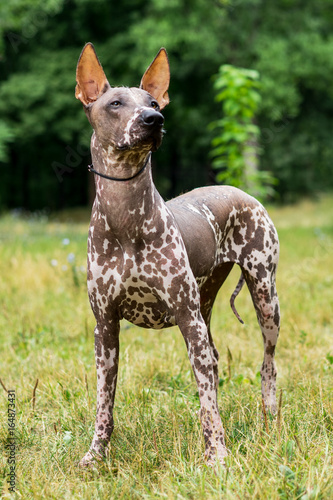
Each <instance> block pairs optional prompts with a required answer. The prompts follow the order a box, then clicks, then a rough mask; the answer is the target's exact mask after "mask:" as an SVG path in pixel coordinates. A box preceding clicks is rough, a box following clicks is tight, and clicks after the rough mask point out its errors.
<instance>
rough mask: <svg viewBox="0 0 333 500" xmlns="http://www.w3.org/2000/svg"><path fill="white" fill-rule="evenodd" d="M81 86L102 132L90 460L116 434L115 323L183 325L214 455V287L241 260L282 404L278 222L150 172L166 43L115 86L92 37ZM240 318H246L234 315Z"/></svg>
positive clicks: (271, 383)
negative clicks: (177, 187) (170, 193)
mask: <svg viewBox="0 0 333 500" xmlns="http://www.w3.org/2000/svg"><path fill="white" fill-rule="evenodd" d="M76 79H77V86H76V92H75V95H76V97H77V99H79V100H80V101H81V102H82V104H83V107H84V110H85V113H86V115H87V117H88V120H89V122H90V123H91V125H92V127H93V129H94V133H93V135H92V139H91V153H92V161H93V165H92V166H91V167H90V169H91V171H92V172H93V175H94V177H95V184H96V198H95V202H94V205H93V209H92V216H91V224H90V229H89V239H88V292H89V298H90V303H91V307H92V310H93V313H94V315H95V318H96V328H95V356H96V367H97V414H96V422H95V434H94V437H93V440H92V444H91V447H90V450H89V451H88V452H87V453H86V455H85V456H84V457H83V458H82V460H81V462H80V464H81V465H82V466H85V465H91V464H92V462H93V461H94V460H95V459H99V458H101V457H103V456H104V455H105V449H106V446H107V444H108V443H109V440H110V436H111V433H112V431H113V427H114V422H113V406H114V398H115V392H116V383H117V371H118V357H119V321H120V320H121V319H122V318H125V319H126V320H128V321H130V322H131V323H133V324H134V325H139V326H141V327H146V328H156V329H160V328H167V327H170V326H173V325H178V327H179V328H180V331H181V333H182V335H183V337H184V340H185V344H186V347H187V351H188V356H189V359H190V363H191V366H192V369H193V372H194V376H195V379H196V383H197V386H198V391H199V398H200V407H201V409H200V419H201V425H202V430H203V435H204V439H205V447H206V451H205V457H206V460H207V462H208V463H209V464H214V463H215V462H220V463H222V464H223V463H224V458H225V457H226V455H227V449H226V446H225V440H224V430H223V426H222V422H221V418H220V415H219V410H218V404H217V386H218V358H219V355H218V352H217V350H216V347H215V345H214V342H213V339H212V335H211V331H210V319H211V312H212V307H213V303H214V300H215V297H216V294H217V292H218V290H219V288H220V287H221V285H222V284H223V283H224V281H225V279H226V278H227V276H228V274H229V273H230V270H231V269H232V267H233V265H234V264H238V265H239V266H240V268H241V278H240V280H239V283H238V285H237V287H236V290H235V292H234V294H233V295H232V297H231V306H232V308H233V310H234V312H235V313H236V315H237V312H236V310H235V307H234V300H235V297H236V295H237V293H238V292H239V290H240V289H241V287H242V285H243V283H244V282H246V284H247V286H248V288H249V291H250V293H251V296H252V300H253V304H254V307H255V310H256V313H257V317H258V322H259V326H260V328H261V331H262V336H263V341H264V361H263V364H262V368H261V379H262V384H261V388H262V396H263V400H264V403H265V406H266V409H267V410H269V411H271V412H272V413H274V412H275V411H276V394H275V393H276V368H275V364H274V350H275V345H276V342H277V338H278V333H279V324H280V313H279V302H278V297H277V293H276V287H275V274H276V267H277V263H278V256H279V243H278V237H277V233H276V230H275V228H274V226H273V223H272V222H271V220H270V218H269V217H268V215H267V212H266V210H265V209H264V208H263V206H262V205H261V204H260V203H259V202H258V201H257V200H255V199H254V198H252V197H251V196H249V195H247V194H246V193H244V192H242V191H240V190H239V189H236V188H234V187H230V186H213V187H202V188H198V189H194V190H193V191H191V192H189V193H186V194H183V195H181V196H179V197H178V198H175V199H173V200H171V201H168V202H167V203H165V202H164V201H163V199H162V198H161V196H160V194H159V193H158V192H157V190H156V188H155V186H154V183H153V180H152V173H151V152H153V151H156V150H157V148H158V147H159V146H160V144H161V141H162V136H163V123H164V118H163V116H162V114H161V112H160V111H161V110H162V109H163V108H164V107H165V106H166V105H167V104H168V103H169V97H168V86H169V80H170V73H169V63H168V58H167V54H166V51H165V49H161V50H160V51H159V53H158V54H157V56H156V58H155V59H154V61H153V62H152V63H151V65H150V66H149V68H148V69H147V71H146V72H145V74H144V75H143V77H142V80H141V84H140V87H139V88H127V87H113V88H112V87H111V86H110V84H109V83H108V81H107V79H106V76H105V74H104V71H103V69H102V66H101V64H100V62H99V60H98V58H97V55H96V53H95V50H94V48H93V45H92V44H90V43H88V44H86V45H85V47H84V49H83V51H82V53H81V56H80V59H79V62H78V65H77V71H76ZM237 316H238V315H237Z"/></svg>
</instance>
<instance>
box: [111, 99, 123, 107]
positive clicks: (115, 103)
mask: <svg viewBox="0 0 333 500" xmlns="http://www.w3.org/2000/svg"><path fill="white" fill-rule="evenodd" d="M110 106H111V107H112V108H119V106H121V102H120V101H112V102H110Z"/></svg>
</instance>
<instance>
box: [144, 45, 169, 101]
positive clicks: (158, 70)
mask: <svg viewBox="0 0 333 500" xmlns="http://www.w3.org/2000/svg"><path fill="white" fill-rule="evenodd" d="M169 83H170V67H169V60H168V56H167V52H166V50H165V49H164V48H162V49H160V51H159V53H158V54H157V56H156V57H155V59H154V60H153V62H152V63H151V65H150V66H149V68H148V69H147V71H146V72H145V74H144V75H143V77H142V80H141V83H140V89H143V90H146V91H147V92H149V94H150V95H152V96H153V97H154V98H155V99H156V101H157V102H158V104H159V106H160V108H161V109H163V108H164V107H165V106H166V105H167V104H169V95H168V88H169Z"/></svg>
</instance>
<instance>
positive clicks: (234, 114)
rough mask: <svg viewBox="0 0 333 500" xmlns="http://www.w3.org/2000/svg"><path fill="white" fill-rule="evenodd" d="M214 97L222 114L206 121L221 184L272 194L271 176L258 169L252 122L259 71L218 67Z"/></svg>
mask: <svg viewBox="0 0 333 500" xmlns="http://www.w3.org/2000/svg"><path fill="white" fill-rule="evenodd" d="M214 87H215V89H216V90H217V91H218V92H217V95H216V101H217V102H221V103H222V114H223V118H221V119H219V120H216V121H214V122H212V123H211V124H210V128H211V129H212V130H214V132H215V134H216V135H215V137H214V139H213V141H212V146H213V149H212V151H211V156H212V158H213V162H212V165H213V168H215V169H217V170H218V173H217V174H216V179H217V181H218V182H220V183H222V184H230V185H232V186H236V187H239V188H241V189H244V190H245V191H247V192H249V193H250V194H252V195H254V196H256V197H257V198H259V199H265V198H267V196H268V195H270V196H272V195H273V194H274V191H273V189H272V186H273V184H274V179H273V178H272V176H271V175H270V174H269V172H264V171H262V170H259V169H258V164H259V157H258V155H259V143H258V141H259V137H260V129H259V127H258V125H256V124H255V118H256V115H257V114H258V110H259V105H260V102H261V98H260V93H259V89H260V84H259V73H258V72H257V71H253V70H248V69H244V68H236V67H234V66H230V65H229V64H224V65H222V66H221V67H220V69H219V73H218V74H217V76H216V80H215V83H214Z"/></svg>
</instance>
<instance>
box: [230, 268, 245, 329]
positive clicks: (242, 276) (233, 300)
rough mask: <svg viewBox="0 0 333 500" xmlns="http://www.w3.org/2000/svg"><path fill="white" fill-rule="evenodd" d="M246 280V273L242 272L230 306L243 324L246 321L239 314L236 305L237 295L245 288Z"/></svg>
mask: <svg viewBox="0 0 333 500" xmlns="http://www.w3.org/2000/svg"><path fill="white" fill-rule="evenodd" d="M244 282H245V278H244V275H243V273H242V274H241V275H240V278H239V281H238V283H237V286H236V288H235V291H234V293H233V294H232V295H231V297H230V307H231V309H232V311H233V313H234V315H235V316H236V318H237V319H238V321H240V322H241V323H242V325H244V321H243V320H242V318H241V317H240V315H239V314H238V312H237V310H236V307H235V298H236V297H237V295H238V294H239V292H240V291H241V289H242V288H243V285H244Z"/></svg>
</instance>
